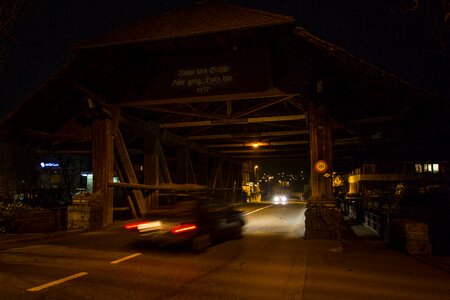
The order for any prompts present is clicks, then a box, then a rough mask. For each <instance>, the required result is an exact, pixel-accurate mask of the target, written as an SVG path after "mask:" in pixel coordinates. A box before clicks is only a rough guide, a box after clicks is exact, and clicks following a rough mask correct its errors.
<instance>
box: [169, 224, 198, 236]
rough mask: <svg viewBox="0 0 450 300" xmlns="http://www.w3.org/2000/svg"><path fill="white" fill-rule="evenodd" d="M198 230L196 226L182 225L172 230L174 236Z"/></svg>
mask: <svg viewBox="0 0 450 300" xmlns="http://www.w3.org/2000/svg"><path fill="white" fill-rule="evenodd" d="M196 229H197V225H195V224H181V225H178V226H176V227H174V228H172V233H173V234H178V233H183V232H187V231H193V230H196Z"/></svg>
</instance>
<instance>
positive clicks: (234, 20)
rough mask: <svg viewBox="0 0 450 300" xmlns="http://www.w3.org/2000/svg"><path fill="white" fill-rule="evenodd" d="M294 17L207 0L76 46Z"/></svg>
mask: <svg viewBox="0 0 450 300" xmlns="http://www.w3.org/2000/svg"><path fill="white" fill-rule="evenodd" d="M294 21H295V20H294V18H292V17H290V16H284V15H279V14H275V13H268V12H263V11H258V10H254V9H249V8H244V7H239V6H231V5H226V4H222V3H218V2H207V3H203V4H194V5H189V6H184V7H180V8H176V9H173V10H170V11H168V12H166V13H164V14H162V15H160V16H156V17H153V18H150V19H147V20H144V21H142V22H140V23H137V24H135V25H132V26H129V27H125V28H120V29H118V30H116V31H113V32H111V33H110V34H107V35H104V36H101V37H99V38H96V39H93V40H91V41H88V42H85V43H81V44H79V45H77V46H76V48H78V49H87V48H96V47H104V46H118V45H125V44H136V43H142V42H149V41H160V40H168V39H178V38H186V37H191V36H199V35H204V34H214V33H221V32H228V31H236V30H246V29H255V28H261V27H271V26H277V25H286V24H291V25H293V24H294Z"/></svg>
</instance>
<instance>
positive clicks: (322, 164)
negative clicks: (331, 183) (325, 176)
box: [314, 160, 328, 173]
mask: <svg viewBox="0 0 450 300" xmlns="http://www.w3.org/2000/svg"><path fill="white" fill-rule="evenodd" d="M314 170H316V172H317V173H325V172H326V171H327V170H328V164H327V162H326V161H324V160H318V161H316V163H315V164H314Z"/></svg>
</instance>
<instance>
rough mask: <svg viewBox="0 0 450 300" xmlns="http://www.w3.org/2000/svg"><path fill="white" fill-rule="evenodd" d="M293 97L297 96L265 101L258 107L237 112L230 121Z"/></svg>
mask: <svg viewBox="0 0 450 300" xmlns="http://www.w3.org/2000/svg"><path fill="white" fill-rule="evenodd" d="M295 96H297V95H296V94H293V95H289V96H287V97H283V98H280V99H274V100H273V99H270V100H267V101H265V102H263V103H261V104H258V105H254V106H252V107H249V108H248V109H246V110H241V111H240V112H238V113H236V114H233V115H232V116H231V117H230V118H231V119H237V118H240V117H243V116H245V115H249V114H252V113H255V112H257V111H260V110H262V109H264V108H267V107H270V106H272V105H275V104H278V103H280V102H283V101H286V100H289V99H291V98H293V97H295Z"/></svg>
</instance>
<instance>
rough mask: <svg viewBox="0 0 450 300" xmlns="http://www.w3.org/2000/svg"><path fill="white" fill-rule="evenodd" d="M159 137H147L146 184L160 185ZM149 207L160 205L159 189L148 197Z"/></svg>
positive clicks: (145, 156)
mask: <svg viewBox="0 0 450 300" xmlns="http://www.w3.org/2000/svg"><path fill="white" fill-rule="evenodd" d="M158 145H159V137H158V136H156V135H153V136H148V137H147V138H146V139H145V147H144V148H145V149H144V184H149V185H159V157H158ZM147 205H148V208H150V209H151V208H155V207H158V205H159V191H158V190H153V191H151V193H150V194H149V195H148V197H147Z"/></svg>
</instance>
